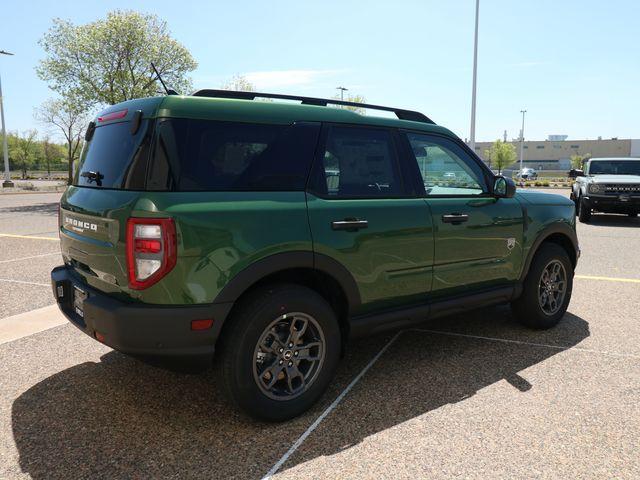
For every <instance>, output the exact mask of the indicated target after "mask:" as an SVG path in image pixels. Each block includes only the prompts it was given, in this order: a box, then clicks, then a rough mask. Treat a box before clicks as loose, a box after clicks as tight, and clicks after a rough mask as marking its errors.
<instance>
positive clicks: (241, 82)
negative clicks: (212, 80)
mask: <svg viewBox="0 0 640 480" xmlns="http://www.w3.org/2000/svg"><path fill="white" fill-rule="evenodd" d="M220 88H221V89H222V90H235V91H238V92H255V91H256V87H255V85H253V83H251V82H250V81H249V80H247V78H246V77H243V76H242V75H234V76H233V77H231V78H230V79H229V80H227V81H226V82H224V83H223V84H222V85H221V86H220Z"/></svg>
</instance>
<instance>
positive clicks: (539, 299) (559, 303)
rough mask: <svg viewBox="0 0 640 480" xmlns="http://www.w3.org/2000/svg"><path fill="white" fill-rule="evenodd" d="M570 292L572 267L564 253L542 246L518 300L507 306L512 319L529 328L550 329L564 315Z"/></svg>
mask: <svg viewBox="0 0 640 480" xmlns="http://www.w3.org/2000/svg"><path fill="white" fill-rule="evenodd" d="M572 289H573V266H572V264H571V260H570V259H569V256H568V255H567V252H566V251H565V250H564V249H563V248H562V247H560V246H559V245H556V244H554V243H544V244H542V246H541V247H540V249H539V250H538V252H537V253H536V256H535V257H534V258H533V261H532V262H531V267H530V268H529V273H528V274H527V277H526V278H525V281H524V285H523V291H522V295H521V296H520V298H518V299H517V300H515V301H514V302H513V303H512V304H511V306H512V309H513V313H514V315H515V316H516V319H517V320H518V321H520V322H521V323H522V324H524V325H526V326H528V327H531V328H539V329H543V328H551V327H553V326H554V325H556V324H557V323H558V322H559V321H560V319H561V318H562V316H563V315H564V314H565V312H566V311H567V307H568V306H569V301H570V300H571V291H572Z"/></svg>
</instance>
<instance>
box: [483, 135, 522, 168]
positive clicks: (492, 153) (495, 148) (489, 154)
mask: <svg viewBox="0 0 640 480" xmlns="http://www.w3.org/2000/svg"><path fill="white" fill-rule="evenodd" d="M484 155H485V157H486V158H487V159H488V160H489V165H490V166H493V167H495V168H497V169H498V174H501V173H502V169H503V168H504V167H507V166H509V165H511V164H512V163H513V162H515V161H516V160H517V158H518V155H517V154H516V147H514V146H513V145H512V144H511V143H508V142H503V141H500V140H496V141H495V142H493V145H491V147H490V148H489V149H488V150H485V152H484Z"/></svg>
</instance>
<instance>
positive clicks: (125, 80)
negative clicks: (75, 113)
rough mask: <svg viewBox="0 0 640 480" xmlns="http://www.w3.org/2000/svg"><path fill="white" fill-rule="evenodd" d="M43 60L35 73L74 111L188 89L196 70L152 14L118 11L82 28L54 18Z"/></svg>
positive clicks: (48, 33)
mask: <svg viewBox="0 0 640 480" xmlns="http://www.w3.org/2000/svg"><path fill="white" fill-rule="evenodd" d="M40 45H41V46H42V48H43V49H44V51H45V53H46V58H44V59H43V60H41V61H40V64H39V65H38V67H37V68H36V72H37V74H38V76H39V77H40V78H41V79H42V80H44V81H46V82H48V83H49V87H50V88H51V89H52V90H54V91H55V92H57V93H59V94H60V95H61V96H62V97H64V98H67V99H69V100H70V101H72V102H73V103H74V104H76V105H78V106H85V107H86V106H93V105H96V104H108V105H113V104H115V103H118V102H122V101H125V100H129V99H132V98H141V97H149V96H153V95H156V94H157V92H158V91H160V90H161V88H162V85H161V84H160V82H159V80H158V76H157V75H156V74H155V73H154V72H153V69H152V68H151V62H153V63H154V64H155V66H156V68H157V69H158V72H159V73H160V75H161V76H162V79H163V80H164V81H165V83H166V84H167V86H168V87H171V88H173V89H175V90H177V91H186V90H188V89H189V88H191V81H190V80H189V79H188V78H187V77H186V75H187V73H188V72H191V71H192V70H194V69H195V68H196V67H197V65H198V64H197V63H196V61H195V60H194V59H193V57H192V56H191V54H190V53H189V51H188V50H187V49H186V48H185V47H184V46H183V45H182V44H180V43H179V42H178V41H176V40H175V39H173V38H172V37H171V33H170V32H169V29H168V27H167V24H166V22H165V21H163V20H160V19H159V18H158V17H157V16H156V15H148V14H143V13H139V12H134V11H120V10H116V11H113V12H110V13H108V14H107V18H106V19H101V20H97V21H95V22H91V23H87V24H85V25H74V24H73V23H71V22H70V21H67V20H62V19H59V18H56V19H54V20H53V26H52V27H51V28H50V29H49V31H48V32H47V33H45V35H44V36H43V37H42V39H41V40H40Z"/></svg>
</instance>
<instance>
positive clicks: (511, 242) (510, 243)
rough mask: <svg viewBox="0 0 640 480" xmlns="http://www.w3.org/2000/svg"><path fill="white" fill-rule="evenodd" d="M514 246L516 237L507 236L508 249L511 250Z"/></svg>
mask: <svg viewBox="0 0 640 480" xmlns="http://www.w3.org/2000/svg"><path fill="white" fill-rule="evenodd" d="M515 246H516V239H515V238H513V237H509V238H507V248H508V249H509V250H513V247H515Z"/></svg>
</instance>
